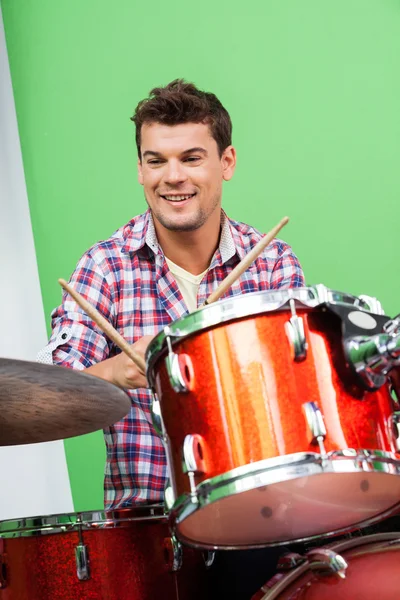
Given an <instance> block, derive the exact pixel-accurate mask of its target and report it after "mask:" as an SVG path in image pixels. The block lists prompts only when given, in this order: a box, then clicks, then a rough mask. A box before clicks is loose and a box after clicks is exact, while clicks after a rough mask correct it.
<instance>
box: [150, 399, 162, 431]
mask: <svg viewBox="0 0 400 600" xmlns="http://www.w3.org/2000/svg"><path fill="white" fill-rule="evenodd" d="M152 398H153V399H152V402H151V407H150V413H151V420H152V423H153V427H154V429H155V430H156V433H157V435H158V436H159V437H160V438H161V439H163V438H164V427H163V423H162V415H161V406H160V401H159V399H158V398H157V394H156V393H155V392H152Z"/></svg>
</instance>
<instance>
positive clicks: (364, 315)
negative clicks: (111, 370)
mask: <svg viewBox="0 0 400 600" xmlns="http://www.w3.org/2000/svg"><path fill="white" fill-rule="evenodd" d="M387 321H388V317H385V316H384V315H383V314H382V310H381V308H380V304H379V303H378V302H377V301H376V300H375V299H372V298H371V299H368V298H367V297H360V298H356V297H354V296H349V295H346V294H341V293H339V292H333V291H331V290H328V289H327V288H325V287H324V286H316V287H315V288H299V289H296V290H282V291H267V292H257V293H252V294H246V295H242V296H238V297H233V298H229V299H227V300H224V301H222V302H219V303H216V304H212V305H210V306H206V307H204V308H202V309H199V310H198V311H196V312H194V313H192V314H190V315H188V316H186V317H184V318H182V319H180V320H178V321H175V322H174V323H172V324H171V325H170V326H169V327H167V328H165V329H164V330H163V332H161V333H160V334H159V335H158V336H157V337H156V338H155V339H154V340H153V342H152V343H151V345H150V346H149V349H148V353H147V365H148V378H149V381H150V385H151V387H152V389H153V391H154V392H155V401H154V404H153V420H154V423H155V426H156V428H158V430H159V433H160V435H162V436H163V439H164V443H165V447H166V451H167V457H168V463H169V468H170V473H171V489H169V490H167V492H168V493H167V500H166V502H167V505H168V508H169V509H170V513H171V520H172V525H173V528H174V530H175V531H176V534H177V537H179V538H180V539H181V540H184V541H185V542H187V543H188V544H189V545H193V546H195V547H204V548H239V547H241V548H252V547H257V546H265V545H270V544H271V545H272V544H280V543H285V542H287V541H300V540H305V539H309V538H313V537H317V536H321V535H333V534H334V533H338V532H342V531H347V530H350V529H352V528H353V527H354V526H357V527H359V526H360V524H369V523H372V522H374V521H377V520H380V519H382V518H384V517H386V516H387V515H388V514H390V513H391V512H392V511H393V510H394V509H395V507H396V505H398V503H399V499H400V477H399V474H400V461H399V458H400V455H399V454H398V453H397V451H398V437H399V429H398V428H397V423H398V420H399V415H400V413H398V412H397V411H395V410H394V409H396V408H398V407H397V406H396V401H395V400H394V399H393V398H392V397H391V394H390V391H389V385H383V386H381V387H380V388H379V389H376V390H371V391H367V390H365V389H364V388H363V383H362V380H361V378H359V377H358V375H357V374H356V372H355V370H354V369H352V368H351V367H350V366H349V364H348V362H347V359H346V356H345V352H344V344H343V339H344V338H343V336H344V333H343V332H345V334H346V335H347V336H349V335H350V334H351V335H352V336H354V335H359V334H360V333H362V334H365V333H376V332H380V331H382V327H383V325H384V324H385V322H387Z"/></svg>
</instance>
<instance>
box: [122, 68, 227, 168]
mask: <svg viewBox="0 0 400 600" xmlns="http://www.w3.org/2000/svg"><path fill="white" fill-rule="evenodd" d="M131 121H133V122H134V123H135V125H136V146H137V150H138V155H139V158H140V159H141V152H140V144H141V129H142V125H143V124H144V123H162V124H163V125H180V124H181V123H206V124H208V125H209V127H210V132H211V135H212V137H213V138H214V140H215V141H216V142H217V146H218V151H219V154H220V156H221V155H222V152H223V151H224V150H225V148H227V147H228V146H230V144H231V143H232V121H231V118H230V116H229V113H228V111H227V110H226V109H225V108H224V107H223V106H222V104H221V102H220V101H219V100H218V98H217V97H216V96H215V95H214V94H211V93H209V92H203V91H201V90H199V89H198V88H197V87H196V86H195V85H194V84H193V83H188V82H186V81H185V80H184V79H175V80H174V81H171V83H169V84H168V85H166V86H165V87H157V88H154V89H152V90H151V92H150V94H149V97H148V98H145V99H144V100H142V101H141V102H139V104H138V105H137V107H136V110H135V114H134V115H133V117H131Z"/></svg>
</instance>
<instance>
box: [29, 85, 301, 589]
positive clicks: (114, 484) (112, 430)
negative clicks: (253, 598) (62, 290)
mask: <svg viewBox="0 0 400 600" xmlns="http://www.w3.org/2000/svg"><path fill="white" fill-rule="evenodd" d="M132 120H133V121H134V123H135V125H136V143H137V151H138V177H139V183H140V184H141V185H142V186H143V188H144V195H145V199H146V202H147V204H148V210H147V211H146V212H145V213H144V214H142V215H139V216H137V217H134V218H133V219H132V220H131V221H130V222H129V223H128V224H127V225H125V226H123V227H121V228H120V229H119V230H118V231H116V232H115V233H114V234H113V235H112V236H111V237H110V238H109V239H108V240H106V241H102V242H99V243H97V244H95V245H94V246H93V247H92V248H90V249H89V250H88V251H87V252H86V253H85V254H84V255H83V257H82V258H81V260H80V261H79V263H78V265H77V268H76V270H75V271H74V273H73V275H72V277H71V280H70V283H71V285H72V286H73V287H74V288H75V289H76V290H77V291H78V292H79V293H80V294H81V295H82V296H84V297H85V298H86V299H87V300H88V301H89V302H90V303H91V304H94V305H95V307H96V308H97V309H98V310H99V311H100V312H101V313H102V315H103V316H104V317H105V318H106V319H108V320H109V321H110V322H111V324H112V325H113V326H114V327H115V328H116V329H117V330H118V331H119V332H120V333H121V334H122V336H123V337H124V338H125V339H126V340H127V341H128V342H130V343H131V344H133V345H134V348H135V350H136V351H137V352H139V353H140V354H142V355H143V356H144V352H145V350H146V347H147V345H148V343H149V341H150V339H151V338H152V337H153V336H154V335H155V334H156V333H158V332H159V331H160V330H161V329H162V328H163V327H165V326H166V325H168V324H169V323H171V321H173V320H176V319H178V318H180V317H182V316H184V315H185V314H187V312H188V311H193V310H195V309H196V308H197V307H198V306H200V305H201V304H202V303H203V302H204V301H205V300H206V298H207V297H208V296H209V294H210V293H211V292H212V291H213V290H214V289H215V288H216V287H217V286H218V285H219V284H220V283H221V281H222V280H223V279H224V278H225V277H226V276H227V275H228V274H229V273H230V272H231V271H232V269H233V268H234V267H235V266H236V265H237V264H238V262H239V261H240V260H241V259H242V258H243V257H244V256H245V255H246V254H247V253H248V252H249V251H250V250H251V249H252V248H253V247H254V246H255V244H256V243H257V242H258V241H259V240H260V238H261V236H262V234H261V233H260V232H259V231H257V230H256V229H254V228H253V227H250V226H249V225H245V224H243V223H239V222H236V221H233V220H231V219H229V218H228V217H227V215H226V214H225V213H224V212H223V211H222V209H221V200H222V187H223V182H224V181H229V180H230V179H231V177H232V176H233V174H234V171H235V166H236V152H235V149H234V148H233V146H232V139H231V138H232V124H231V119H230V117H229V114H228V112H227V111H226V109H225V108H224V107H223V106H222V104H221V102H220V101H219V100H218V98H216V96H215V95H214V94H211V93H207V92H203V91H200V90H199V89H197V88H196V87H195V86H194V85H193V84H191V83H186V82H185V81H183V80H176V81H173V82H172V83H170V84H169V85H167V86H166V87H163V88H155V89H154V90H152V91H151V92H150V97H149V98H146V99H145V100H143V101H141V102H140V103H139V104H138V106H137V108H136V112H135V115H134V116H133V117H132ZM251 200H252V202H254V201H255V199H254V198H253V199H251ZM244 201H245V202H248V201H250V198H245V199H244ZM259 201H260V202H261V201H263V199H262V198H260V199H259ZM302 285H304V279H303V274H302V270H301V267H300V265H299V262H298V260H297V258H296V256H295V255H294V254H293V252H292V250H291V248H290V247H289V246H288V245H287V244H285V243H284V242H282V241H280V240H274V241H273V242H272V243H271V244H270V245H269V246H268V247H267V248H266V250H265V251H264V252H263V253H262V254H261V256H259V258H258V259H257V260H256V261H255V262H254V263H253V265H252V266H251V268H250V269H248V271H246V273H244V274H243V275H242V276H241V278H240V279H239V280H238V281H237V282H236V283H235V284H234V285H233V286H232V287H231V288H230V290H229V291H228V292H227V293H226V296H234V295H238V294H244V293H248V292H253V291H260V290H269V289H277V288H289V287H298V286H302ZM52 326H53V333H52V336H51V339H50V342H49V344H48V346H47V347H46V349H45V350H44V351H43V352H42V353H41V356H40V359H41V360H43V361H48V362H53V363H55V364H59V365H63V366H66V367H71V368H75V369H87V371H88V372H90V373H92V374H93V375H97V376H99V377H102V378H104V379H106V380H108V381H111V382H112V383H114V384H116V385H118V386H120V387H122V388H125V389H127V390H128V393H129V395H130V396H131V399H132V408H131V411H130V413H129V414H128V415H127V416H126V417H125V418H124V419H123V420H122V421H120V422H118V423H116V424H114V425H112V426H111V427H109V428H108V429H107V430H105V441H106V446H107V464H106V470H105V506H106V508H107V509H115V508H124V507H129V506H131V505H132V504H134V503H139V502H162V501H163V497H164V487H165V483H166V477H167V472H166V459H165V453H164V449H163V445H162V443H161V441H160V439H159V438H158V437H157V435H156V433H155V431H154V429H153V425H152V419H151V414H150V407H151V393H150V390H149V389H147V387H146V386H147V382H146V379H145V377H144V375H143V374H142V373H140V372H139V371H138V369H137V368H136V367H135V365H134V364H133V363H132V362H131V361H130V360H129V359H128V358H127V357H126V356H125V355H124V354H121V353H120V351H119V350H118V348H116V347H115V346H114V345H113V343H112V342H111V341H110V340H109V339H107V338H106V336H105V335H104V334H103V333H102V332H101V331H100V330H99V329H98V327H97V326H96V325H95V324H94V323H93V322H92V321H91V319H90V318H88V317H87V316H86V315H85V314H84V313H83V312H82V311H81V309H80V308H79V307H78V306H77V305H76V303H75V302H74V301H73V300H72V299H71V298H70V297H68V296H66V295H64V298H63V302H62V304H61V306H59V307H58V308H57V309H55V310H54V311H53V313H52ZM265 579H266V577H265V576H264V575H262V576H261V579H260V585H261V584H262V583H264V581H265ZM232 597H233V596H232Z"/></svg>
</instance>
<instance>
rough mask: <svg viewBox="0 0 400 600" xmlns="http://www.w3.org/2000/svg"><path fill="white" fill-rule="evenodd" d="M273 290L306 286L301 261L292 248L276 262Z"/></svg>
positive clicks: (272, 280) (272, 283)
mask: <svg viewBox="0 0 400 600" xmlns="http://www.w3.org/2000/svg"><path fill="white" fill-rule="evenodd" d="M270 286H271V289H279V288H295V287H303V286H305V280H304V274H303V270H302V268H301V265H300V262H299V259H298V258H297V256H296V255H295V254H294V252H293V250H292V249H291V248H290V246H286V248H285V250H284V252H283V253H282V254H281V255H280V257H279V258H278V260H277V261H276V263H275V265H274V268H273V270H272V273H271V281H270Z"/></svg>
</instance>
